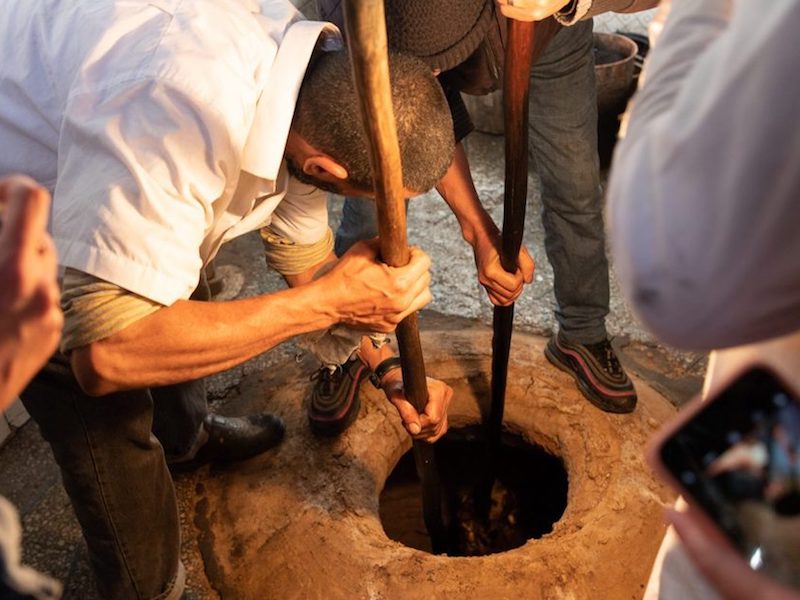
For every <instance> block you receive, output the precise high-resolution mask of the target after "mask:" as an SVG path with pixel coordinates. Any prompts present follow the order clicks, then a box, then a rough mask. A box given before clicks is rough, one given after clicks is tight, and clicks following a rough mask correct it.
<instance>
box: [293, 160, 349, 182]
mask: <svg viewBox="0 0 800 600" xmlns="http://www.w3.org/2000/svg"><path fill="white" fill-rule="evenodd" d="M303 173H305V174H306V175H310V176H311V177H314V178H315V179H319V180H320V181H326V182H330V183H340V182H342V181H344V180H346V179H347V169H345V168H344V167H343V166H342V165H341V164H339V163H338V162H336V161H335V160H333V159H332V158H331V157H330V156H328V155H327V154H316V155H314V156H309V157H307V158H306V159H305V161H304V162H303Z"/></svg>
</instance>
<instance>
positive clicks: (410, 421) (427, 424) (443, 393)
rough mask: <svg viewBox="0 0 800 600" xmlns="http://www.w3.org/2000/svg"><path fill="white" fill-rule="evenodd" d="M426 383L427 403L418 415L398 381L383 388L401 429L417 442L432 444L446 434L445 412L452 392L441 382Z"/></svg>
mask: <svg viewBox="0 0 800 600" xmlns="http://www.w3.org/2000/svg"><path fill="white" fill-rule="evenodd" d="M427 382H428V403H427V404H426V406H425V411H424V412H423V413H422V414H419V413H418V412H417V410H416V409H415V408H414V406H413V405H412V404H411V403H410V402H409V401H408V400H407V399H406V397H405V395H404V392H403V384H402V381H400V380H395V381H391V382H387V385H386V386H385V387H384V389H385V390H386V394H387V397H388V398H389V400H390V401H391V402H392V404H394V405H395V408H396V409H397V412H398V413H399V414H400V419H401V421H402V422H403V427H405V429H406V431H408V433H409V434H410V435H411V437H413V438H414V439H417V440H422V441H425V442H429V443H433V442H435V441H436V440H438V439H439V438H441V437H442V436H443V435H444V434H445V433H447V427H448V420H447V411H448V408H449V407H450V401H451V399H452V397H453V390H452V388H451V387H450V386H448V385H447V384H445V383H444V382H442V381H439V380H436V379H431V378H430V377H429V378H428V380H427Z"/></svg>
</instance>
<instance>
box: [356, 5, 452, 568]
mask: <svg viewBox="0 0 800 600" xmlns="http://www.w3.org/2000/svg"><path fill="white" fill-rule="evenodd" d="M344 8H345V10H344V15H345V30H346V32H347V35H346V37H347V44H348V47H349V49H350V61H351V64H352V67H353V78H354V80H355V85H356V91H357V93H358V97H359V102H360V104H361V116H362V119H363V122H364V128H365V130H366V132H367V137H368V138H369V145H370V161H371V164H372V172H373V175H374V178H375V204H376V208H377V211H378V232H379V234H380V248H381V257H382V258H383V261H384V262H385V263H386V264H387V265H389V266H392V267H402V266H405V265H406V264H408V261H409V260H410V254H409V250H408V243H407V239H406V211H405V200H406V199H405V194H404V193H403V174H402V169H401V164H400V146H399V144H398V141H397V129H396V127H395V121H394V111H393V108H392V95H391V87H390V83H389V56H388V51H387V43H386V22H385V17H384V8H383V0H345V3H344ZM397 343H398V346H399V348H400V361H401V363H402V369H403V386H404V388H405V393H406V397H407V398H408V400H409V402H411V404H412V405H413V406H414V408H416V409H417V411H418V412H419V413H422V412H423V411H424V410H425V407H426V405H427V404H428V385H427V381H426V378H425V363H424V362H423V359H422V346H421V345H420V341H419V326H418V324H417V315H416V314H412V315H409V316H408V317H406V318H405V319H404V320H403V321H402V322H401V323H400V324H399V325H398V327H397ZM414 458H415V460H416V465H417V472H418V474H419V476H420V480H421V481H422V505H423V514H424V518H425V526H426V527H427V529H428V533H429V534H430V536H431V543H432V546H433V551H434V552H435V553H440V552H442V551H444V543H445V542H444V535H445V530H444V525H443V523H442V504H441V485H440V482H439V474H438V472H437V470H436V464H435V461H434V453H433V446H432V445H431V444H428V443H425V442H418V441H415V442H414Z"/></svg>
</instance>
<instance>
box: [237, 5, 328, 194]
mask: <svg viewBox="0 0 800 600" xmlns="http://www.w3.org/2000/svg"><path fill="white" fill-rule="evenodd" d="M260 21H264V23H262V25H263V26H264V27H265V30H266V29H267V27H268V26H269V24H268V19H260ZM268 35H269V33H268ZM320 36H322V49H323V50H325V51H330V50H337V49H339V48H341V47H342V39H341V33H340V32H339V29H338V28H337V27H336V26H335V25H333V24H331V23H324V22H321V21H297V22H295V23H292V24H291V25H290V26H289V27H288V28H287V29H286V32H285V34H284V36H283V39H282V40H281V41H280V45H279V47H278V51H277V53H276V54H275V59H274V60H273V61H272V65H271V67H270V69H269V76H268V77H267V78H266V82H265V87H264V89H263V91H262V92H261V96H260V98H259V100H258V103H257V104H256V111H255V118H254V120H253V126H252V127H251V129H250V133H249V134H248V137H247V141H246V142H245V146H244V153H243V156H242V166H241V168H242V170H244V171H247V172H248V173H252V174H253V175H257V176H258V177H262V178H264V179H269V180H272V181H274V180H275V178H276V177H277V176H278V170H279V169H280V165H281V162H282V161H283V153H284V150H285V148H286V138H287V137H288V135H289V127H290V126H291V124H292V117H293V116H294V108H295V104H296V102H297V96H298V94H299V93H300V85H301V84H302V83H303V78H304V77H305V73H306V68H307V67H308V61H309V60H310V59H311V53H312V52H313V51H314V48H315V47H316V45H317V40H318V39H320Z"/></svg>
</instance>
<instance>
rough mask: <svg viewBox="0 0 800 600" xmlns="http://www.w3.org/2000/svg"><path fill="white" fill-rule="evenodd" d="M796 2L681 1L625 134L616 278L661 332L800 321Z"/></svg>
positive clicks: (679, 338)
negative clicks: (799, 307)
mask: <svg viewBox="0 0 800 600" xmlns="http://www.w3.org/2000/svg"><path fill="white" fill-rule="evenodd" d="M799 38H800V2H797V0H771V1H770V2H753V1H750V0H746V1H745V0H738V1H737V0H681V1H680V2H675V3H673V8H672V14H671V15H670V17H669V19H668V21H667V23H666V25H665V28H664V31H663V33H662V34H661V38H660V40H659V44H658V46H657V47H656V48H655V49H654V50H653V51H652V52H651V54H650V57H649V61H648V64H647V65H646V67H645V73H644V85H643V87H642V89H641V90H640V91H639V93H638V94H637V95H636V96H635V98H634V100H633V103H634V104H633V108H632V109H631V112H630V118H629V121H628V128H627V134H626V139H624V140H623V141H622V142H621V143H620V144H619V145H618V147H617V151H616V154H615V156H614V162H613V166H612V174H611V181H610V187H609V194H608V219H607V220H608V223H609V226H610V230H611V231H610V240H611V245H612V251H613V258H614V266H615V270H616V272H617V275H618V276H619V279H620V285H621V287H622V288H623V291H625V292H626V296H627V297H628V298H629V299H630V300H631V301H632V306H633V309H634V310H635V312H636V313H637V315H638V316H639V317H640V318H641V320H642V321H643V322H644V324H645V325H646V326H647V327H648V329H650V330H652V331H653V332H654V333H655V334H656V336H658V337H659V338H660V339H661V340H663V341H664V342H666V343H668V344H670V345H673V346H677V347H683V348H696V349H710V348H722V347H729V346H736V345H741V344H746V343H752V342H756V341H759V340H764V339H768V338H771V337H775V336H778V335H781V334H783V333H786V332H788V331H793V330H797V329H800V310H798V306H800V235H798V224H800V168H798V165H800V127H798V126H797V118H798V111H800V76H798V74H799V73H800V43H798V39H799Z"/></svg>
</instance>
